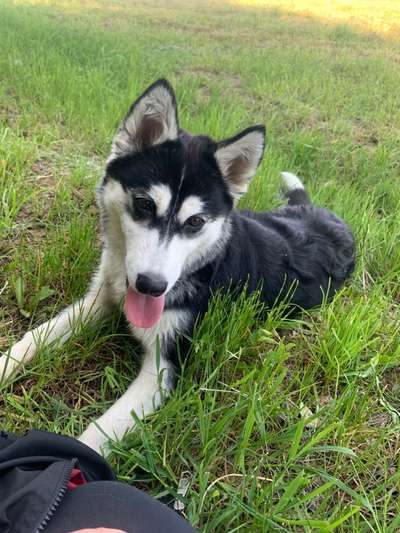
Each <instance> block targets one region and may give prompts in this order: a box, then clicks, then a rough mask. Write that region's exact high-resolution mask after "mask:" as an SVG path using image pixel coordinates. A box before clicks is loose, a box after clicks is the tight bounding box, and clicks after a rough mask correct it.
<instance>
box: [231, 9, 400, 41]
mask: <svg viewBox="0 0 400 533" xmlns="http://www.w3.org/2000/svg"><path fill="white" fill-rule="evenodd" d="M227 1H228V2H229V3H231V4H233V5H237V6H249V7H256V8H260V9H264V10H265V9H271V8H276V9H279V10H282V11H284V12H287V13H288V14H290V13H292V14H295V15H305V16H307V17H310V18H315V19H317V20H318V21H319V22H325V23H330V24H338V23H343V24H349V25H350V26H354V27H356V28H359V29H362V30H364V31H373V32H376V33H378V34H381V35H389V36H396V37H398V36H399V35H400V3H399V2H398V1H397V0H227Z"/></svg>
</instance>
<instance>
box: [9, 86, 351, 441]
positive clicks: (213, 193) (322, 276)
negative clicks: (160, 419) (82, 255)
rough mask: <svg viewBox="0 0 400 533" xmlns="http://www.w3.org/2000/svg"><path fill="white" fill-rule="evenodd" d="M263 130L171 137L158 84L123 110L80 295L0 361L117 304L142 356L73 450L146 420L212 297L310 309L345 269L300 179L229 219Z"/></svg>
mask: <svg viewBox="0 0 400 533" xmlns="http://www.w3.org/2000/svg"><path fill="white" fill-rule="evenodd" d="M264 139H265V128H264V126H259V125H258V126H253V127H250V128H247V129H246V130H244V131H242V132H241V133H239V134H238V135H235V136H234V137H231V138H229V139H227V140H224V141H222V142H215V141H213V140H212V139H210V138H209V137H206V136H193V135H190V134H189V133H187V132H185V131H183V130H181V129H180V128H179V123H178V113H177V106H176V101H175V95H174V92H173V89H172V87H171V86H170V84H169V83H168V82H167V81H165V80H159V81H157V82H155V83H154V84H153V85H151V86H150V87H149V88H148V89H147V90H146V91H145V92H144V94H142V96H140V98H139V99H138V100H136V102H135V103H134V104H133V105H132V107H131V108H130V110H129V112H128V114H127V116H126V117H125V119H124V120H123V121H122V124H121V126H120V128H119V130H118V132H117V133H116V135H115V138H114V140H113V143H112V149H111V154H110V156H109V158H108V161H107V165H106V172H105V176H104V177H103V179H102V180H101V182H100V184H99V187H98V203H99V206H100V212H101V222H102V233H103V250H102V255H101V261H100V265H99V267H98V270H97V272H96V273H95V275H94V277H93V280H92V282H91V285H90V288H89V291H88V293H87V294H86V296H84V297H83V298H82V299H81V300H79V301H78V302H76V303H74V304H73V305H71V306H70V307H68V308H67V309H65V310H64V311H62V312H61V313H60V314H59V315H57V316H56V317H54V318H53V319H51V320H49V321H48V322H46V323H44V324H42V325H41V326H39V327H37V328H36V329H34V330H32V331H30V332H28V333H26V334H25V336H24V337H23V338H22V340H21V341H19V342H18V343H17V344H15V345H14V346H13V347H12V348H11V350H10V351H9V353H8V354H6V355H3V356H2V357H1V358H0V381H1V380H2V379H3V380H4V381H5V379H6V378H7V377H8V376H10V375H11V374H12V373H13V372H14V370H16V369H17V368H18V367H19V366H20V365H21V364H23V363H26V362H28V361H30V360H32V359H33V357H34V356H35V354H36V352H37V350H38V348H40V347H42V346H45V345H48V344H49V343H51V342H54V341H58V342H63V341H65V340H66V339H67V338H68V337H69V336H70V335H71V334H72V333H74V332H76V330H77V328H78V327H79V328H82V327H83V326H86V325H88V324H89V323H90V322H93V321H94V320H100V319H101V318H103V317H104V316H106V315H107V314H109V313H110V312H111V311H112V310H113V309H114V308H115V307H118V306H119V305H120V304H121V302H123V305H124V310H125V315H126V318H127V320H128V323H129V326H130V329H131V331H132V334H133V335H134V337H135V338H136V339H138V340H139V341H140V342H141V344H142V346H143V358H142V365H141V370H140V372H139V374H138V376H137V377H136V378H135V379H134V381H133V382H132V384H131V385H130V386H129V388H128V390H127V391H126V392H125V393H124V394H123V395H122V397H121V398H119V400H117V401H116V402H115V404H114V405H113V406H112V407H111V408H110V409H108V411H107V412H106V413H104V414H103V415H102V416H101V417H100V418H99V419H98V420H97V421H95V422H92V423H91V424H90V425H89V426H88V428H87V429H86V430H85V431H84V433H83V434H82V435H81V437H80V440H81V441H82V442H84V443H86V444H87V445H88V446H90V447H92V448H93V449H95V450H98V451H99V450H101V449H103V447H104V445H105V444H106V443H107V441H108V439H115V438H117V439H120V438H121V437H122V436H123V435H124V433H125V432H126V431H127V430H128V429H129V428H132V427H133V425H134V419H133V417H132V415H131V412H132V411H135V413H136V414H137V415H138V416H140V417H144V416H146V415H148V414H150V413H152V412H153V411H154V410H155V409H156V408H157V407H158V406H159V405H160V403H161V400H162V398H164V397H165V395H167V394H168V393H170V392H171V391H172V389H173V386H174V368H175V367H176V365H177V364H178V357H177V335H178V334H179V333H187V334H190V333H191V330H192V328H193V324H194V322H195V319H196V318H197V317H198V316H199V315H201V314H203V313H204V312H205V311H206V309H207V306H208V302H209V299H210V296H211V294H212V292H213V291H215V290H216V289H218V288H226V289H227V288H229V287H234V288H235V291H239V290H241V289H242V288H244V287H245V286H246V287H247V290H248V291H249V292H252V291H254V290H256V289H260V291H261V298H262V300H263V302H264V303H265V304H266V306H267V307H268V306H272V305H273V304H274V303H275V302H276V301H277V300H279V299H280V298H287V295H288V294H290V301H291V304H292V305H293V306H295V307H296V308H306V309H307V308H310V307H313V306H316V305H318V304H320V303H321V302H322V300H323V299H324V298H325V297H329V296H331V295H332V294H334V293H335V291H337V290H338V289H339V288H340V287H341V285H342V284H343V282H344V280H345V279H346V278H347V277H348V276H349V274H350V273H351V272H352V270H353V268H354V242H353V237H352V234H351V231H350V230H349V228H348V227H347V226H346V224H345V223H344V222H342V221H341V220H340V219H338V218H337V217H336V216H335V215H333V214H332V213H330V212H329V211H327V210H326V209H320V208H317V207H314V206H313V205H311V203H310V200H309V197H308V194H307V192H306V191H305V189H304V187H303V185H302V183H301V181H300V180H299V179H298V178H297V177H296V176H294V175H293V174H289V173H283V180H284V182H285V184H286V189H287V193H286V195H287V199H288V204H289V205H287V206H286V207H283V208H281V209H279V210H277V211H274V212H270V213H254V212H251V211H237V210H235V209H234V207H235V204H236V202H237V201H238V199H239V198H240V197H241V195H242V194H244V193H245V192H246V190H247V188H248V185H249V183H250V180H251V178H252V177H253V176H254V174H255V172H256V169H257V167H258V165H259V163H260V161H261V158H262V156H263V151H264Z"/></svg>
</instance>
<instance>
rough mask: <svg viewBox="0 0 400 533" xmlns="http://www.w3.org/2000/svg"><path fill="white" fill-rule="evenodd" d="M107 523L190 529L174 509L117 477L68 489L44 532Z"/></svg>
mask: <svg viewBox="0 0 400 533" xmlns="http://www.w3.org/2000/svg"><path fill="white" fill-rule="evenodd" d="M96 527H109V528H114V529H122V530H123V531H126V532H127V533H158V532H160V533H193V532H194V529H193V528H192V527H191V526H190V525H189V524H188V523H187V522H185V520H183V519H182V518H180V517H179V516H178V515H177V514H176V513H175V512H174V511H172V510H171V509H169V508H168V507H167V506H166V505H164V504H162V503H159V502H158V501H157V500H154V499H153V498H150V496H147V495H146V494H144V493H143V492H141V491H139V490H137V489H135V488H134V487H131V486H130V485H125V484H123V483H118V482H117V481H95V482H93V483H87V484H86V485H82V486H81V487H78V488H76V489H74V490H72V491H70V492H68V493H67V494H66V495H65V496H64V498H63V500H62V503H61V504H60V506H59V507H58V508H57V509H56V511H55V513H54V515H53V517H52V518H51V519H50V521H49V522H48V524H47V526H46V528H45V529H44V533H69V532H71V531H75V530H77V529H83V528H96Z"/></svg>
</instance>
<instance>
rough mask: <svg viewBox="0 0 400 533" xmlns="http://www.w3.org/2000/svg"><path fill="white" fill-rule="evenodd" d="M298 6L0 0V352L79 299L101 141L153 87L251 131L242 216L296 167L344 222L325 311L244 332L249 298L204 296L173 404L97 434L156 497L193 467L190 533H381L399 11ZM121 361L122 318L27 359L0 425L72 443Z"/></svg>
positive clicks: (390, 480) (220, 131) (279, 314)
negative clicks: (353, 261)
mask: <svg viewBox="0 0 400 533" xmlns="http://www.w3.org/2000/svg"><path fill="white" fill-rule="evenodd" d="M294 4H296V3H294V2H288V1H283V0H282V1H280V0H273V1H272V0H271V1H264V2H261V1H256V0H254V1H253V2H251V1H250V0H249V1H248V2H245V1H240V0H239V1H234V0H232V2H230V3H228V2H226V3H224V2H210V3H207V2H205V1H204V2H194V1H193V0H192V1H189V2H184V1H183V0H172V1H168V2H167V1H166V0H161V1H160V0H155V1H150V0H144V1H142V2H133V1H130V2H123V1H122V0H120V1H117V0H115V1H107V2H106V1H105V0H86V1H80V2H78V1H72V0H70V1H67V0H65V1H61V0H59V1H53V0H42V1H40V0H37V1H28V0H26V1H22V0H20V1H14V2H12V1H11V0H3V1H2V2H1V5H0V36H1V37H0V42H1V54H0V139H1V140H0V210H1V215H0V299H1V306H0V349H2V350H3V351H4V350H6V348H7V347H8V346H9V345H10V344H11V343H12V342H13V341H16V340H18V338H19V337H20V336H21V335H22V334H23V333H24V332H25V331H26V330H28V329H29V328H30V327H31V326H32V325H36V324H38V323H40V322H41V321H43V320H44V319H46V318H48V317H49V316H51V314H52V313H55V312H57V311H59V310H61V309H62V308H63V307H64V306H66V305H67V304H69V303H71V302H72V301H73V300H74V299H75V298H77V297H79V296H81V295H83V294H84V292H85V289H86V287H87V284H88V281H89V279H90V275H91V272H92V271H93V269H94V267H95V265H96V262H97V260H98V257H99V250H100V243H99V240H98V237H97V230H98V220H97V209H96V205H95V201H94V188H95V184H96V181H97V180H98V179H99V178H100V177H101V176H102V172H103V168H104V162H105V159H106V157H107V155H108V151H109V147H110V141H111V138H112V135H113V132H114V131H115V129H116V127H117V125H118V123H119V120H120V119H121V117H122V116H123V115H124V113H125V112H126V110H127V108H128V106H129V105H130V103H131V102H132V101H133V99H135V98H136V96H137V95H138V94H139V93H140V92H141V91H142V90H143V89H144V88H145V87H146V86H147V85H149V84H150V83H151V82H152V81H154V80H155V79H157V78H159V77H161V76H165V77H167V78H168V79H169V80H170V81H171V82H172V83H173V85H174V86H175V88H176V92H177V98H178V104H179V108H180V121H181V125H182V127H184V128H186V129H188V130H190V131H192V132H194V133H202V134H208V135H211V136H213V137H215V138H217V139H221V138H224V137H228V136H231V135H233V134H234V133H236V132H237V131H239V130H240V129H241V128H244V127H246V126H249V125H252V124H255V123H265V124H266V126H267V147H266V153H265V158H264V161H263V163H262V165H261V167H260V169H259V172H258V174H257V177H256V179H255V180H254V182H253V184H252V186H251V190H250V192H249V193H248V195H247V196H246V198H245V199H244V200H243V205H244V206H247V207H251V208H254V209H271V208H273V207H277V206H279V205H281V202H282V201H281V200H280V199H279V194H278V192H279V172H280V171H281V170H290V171H292V172H295V173H298V174H299V175H300V176H301V177H302V178H304V181H305V183H306V185H307V188H308V190H309V191H310V194H311V196H312V198H313V200H314V202H315V203H316V204H317V205H321V206H326V207H328V208H330V209H333V210H334V211H335V212H336V213H337V214H338V215H340V216H342V217H343V218H345V220H346V221H347V222H348V223H349V224H350V225H351V226H352V228H353V230H354V233H355V237H356V241H357V249H358V259H357V268H356V272H355V275H354V276H353V278H352V279H351V280H350V282H349V283H348V285H347V286H346V287H345V288H344V289H343V290H342V291H341V292H340V293H339V294H338V295H337V297H336V298H335V300H334V301H333V302H332V303H330V304H325V305H324V306H323V307H322V308H321V309H318V310H315V311H312V312H311V313H308V314H304V315H303V316H301V317H300V318H299V319H298V320H296V321H294V320H293V321H288V320H285V316H284V309H276V310H274V311H273V312H271V313H270V315H269V317H268V319H267V321H266V322H261V321H260V320H259V318H258V311H259V304H258V303H257V300H256V299H255V298H252V299H249V300H246V299H244V298H242V299H241V300H240V301H238V302H237V303H236V304H232V303H231V302H229V301H227V299H226V297H225V296H222V295H220V296H217V297H216V298H215V300H214V302H213V303H212V305H211V308H210V310H209V313H208V314H207V316H206V317H205V319H204V320H203V321H202V322H201V323H200V324H199V325H198V327H197V330H196V332H195V334H194V338H193V342H192V350H191V352H192V353H191V358H190V362H189V363H188V364H187V365H186V368H184V372H183V375H182V378H181V379H180V382H179V385H178V388H177V390H176V392H175V394H174V395H173V397H172V398H171V399H170V401H169V402H168V403H167V405H166V406H165V407H164V408H163V409H161V410H160V411H159V412H157V413H155V414H154V415H152V416H151V417H149V418H148V419H146V420H145V421H144V422H143V423H140V424H139V427H138V429H137V430H136V431H134V432H132V433H131V434H130V435H128V436H126V438H125V439H124V440H123V441H122V442H121V443H118V444H115V446H114V448H113V453H112V455H111V457H110V460H111V463H112V465H113V467H114V468H115V470H116V472H117V474H118V475H119V477H120V478H121V479H122V480H125V481H127V482H128V483H132V484H134V485H135V486H137V487H139V488H142V489H144V490H146V491H147V492H149V493H151V494H152V495H154V496H156V497H157V498H163V499H165V500H173V499H174V497H175V495H176V490H177V486H178V482H179V479H180V476H181V474H182V473H183V472H185V471H187V472H189V476H190V481H191V484H190V488H189V491H188V493H187V496H186V499H185V515H186V517H187V518H188V519H189V520H190V522H191V523H192V524H193V525H194V526H195V527H197V528H198V529H199V530H201V531H203V532H207V533H209V532H234V531H240V532H242V531H243V532H244V531H246V532H267V531H295V532H298V531H322V532H327V531H343V532H345V531H351V532H353V531H357V532H364V531H365V532H367V531H373V532H393V533H394V532H396V531H399V530H400V497H399V491H400V470H399V469H400V464H399V463H400V453H399V452H400V347H399V346H400V342H399V339H400V331H399V330H400V326H399V324H400V321H399V318H400V317H399V314H400V313H399V302H400V186H399V180H400V168H399V162H400V142H399V141H400V91H399V87H400V70H399V62H400V42H399V27H400V26H399V25H398V22H399V21H400V6H399V4H398V3H396V2H391V1H388V0H385V2H380V1H379V0H369V1H368V0H364V1H362V0H357V1H354V2H350V1H348V2H346V1H344V0H334V1H333V2H331V3H329V4H327V3H325V2H322V1H320V0H319V1H316V2H308V7H307V9H306V10H305V11H304V12H303V11H302V9H301V8H300V7H301V6H300V7H299V6H298V5H297V7H296V10H295V11H294V9H295V8H294ZM302 4H304V2H302ZM328 5H330V6H331V9H332V13H333V15H332V18H330V13H331V11H330V10H329V9H328V8H327V6H328ZM383 7H384V9H383ZM313 8H315V9H313ZM370 13H375V14H377V13H379V15H376V16H375V17H370V16H368V15H369V14H370ZM399 24H400V22H399ZM135 350H136V347H135V345H134V344H133V343H132V342H131V340H130V339H129V338H128V336H127V330H126V328H125V324H124V320H123V319H122V318H121V317H120V316H114V317H113V318H112V319H111V320H110V321H109V322H107V323H105V324H104V325H101V326H99V327H97V328H91V329H89V330H88V331H85V333H81V334H80V335H78V336H76V337H74V338H73V339H71V340H69V341H68V342H67V343H66V344H65V345H64V346H53V347H51V348H48V349H45V350H42V351H41V353H40V355H39V357H38V358H37V359H36V360H35V361H34V363H32V364H31V365H29V366H27V367H26V368H25V369H24V371H23V372H22V373H21V374H20V375H19V376H17V377H16V378H15V379H14V380H13V382H12V383H9V384H7V385H6V386H2V389H1V392H0V426H1V428H3V429H6V430H9V431H15V432H23V431H25V430H27V429H28V428H30V427H37V428H40V429H45V430H51V431H56V432H63V433H66V434H69V435H75V436H77V435H79V433H80V432H81V431H82V429H83V428H84V427H85V426H86V425H87V423H88V422H89V421H90V420H91V419H93V418H94V417H97V416H99V415H100V414H101V413H103V412H104V411H105V409H106V408H107V406H109V405H111V403H112V401H113V399H115V398H116V397H117V396H118V395H120V394H121V393H122V392H123V391H124V390H125V388H126V386H127V384H128V383H129V382H130V381H131V379H132V376H133V375H134V372H135V367H136V364H135Z"/></svg>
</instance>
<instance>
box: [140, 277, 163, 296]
mask: <svg viewBox="0 0 400 533" xmlns="http://www.w3.org/2000/svg"><path fill="white" fill-rule="evenodd" d="M167 285H168V282H167V281H165V279H164V278H162V277H160V276H157V274H152V273H146V274H138V277H137V279H136V288H137V290H138V291H139V292H141V293H142V294H150V296H161V295H162V294H163V293H164V292H165V289H166V288H167Z"/></svg>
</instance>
